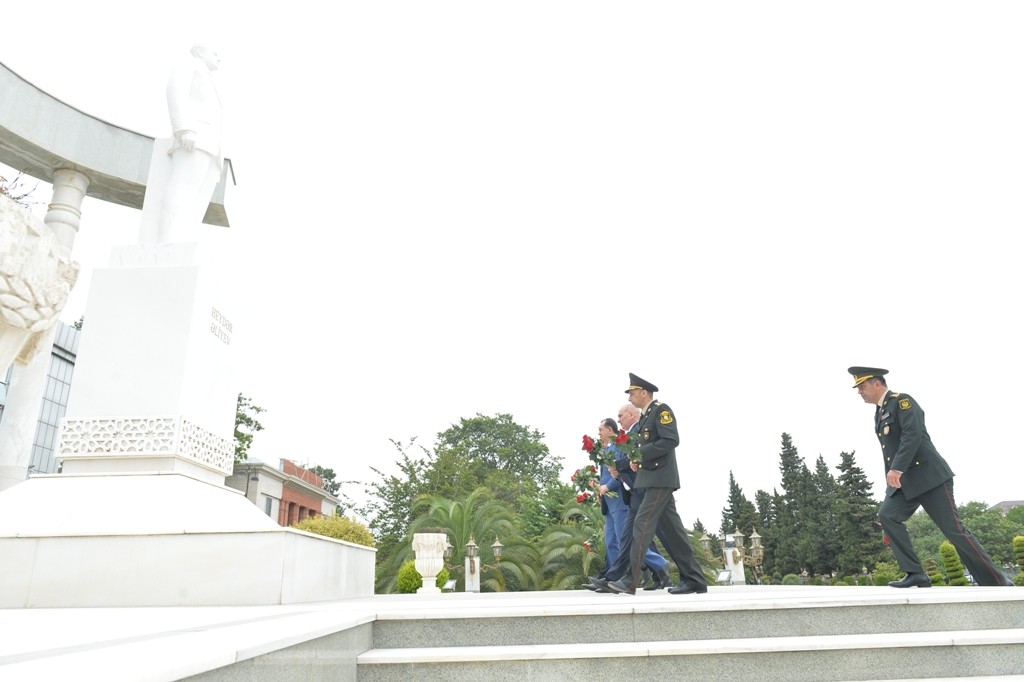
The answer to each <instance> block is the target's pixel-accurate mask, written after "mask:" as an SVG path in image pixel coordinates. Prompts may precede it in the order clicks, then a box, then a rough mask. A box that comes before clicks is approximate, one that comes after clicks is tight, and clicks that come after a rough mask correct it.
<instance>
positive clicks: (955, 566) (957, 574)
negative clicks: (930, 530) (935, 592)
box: [939, 540, 970, 585]
mask: <svg viewBox="0 0 1024 682" xmlns="http://www.w3.org/2000/svg"><path fill="white" fill-rule="evenodd" d="M939 554H941V555H942V565H943V566H944V567H945V569H946V580H947V581H948V582H949V584H950V585H970V583H969V582H968V581H967V576H966V574H965V572H964V565H963V563H962V562H961V561H960V555H959V554H957V553H956V547H954V546H953V543H952V542H950V541H949V540H943V541H942V544H941V545H939Z"/></svg>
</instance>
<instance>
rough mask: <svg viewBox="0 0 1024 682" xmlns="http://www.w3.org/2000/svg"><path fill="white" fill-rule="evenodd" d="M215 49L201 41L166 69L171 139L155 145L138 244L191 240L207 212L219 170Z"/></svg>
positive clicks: (219, 113)
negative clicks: (183, 58) (179, 60)
mask: <svg viewBox="0 0 1024 682" xmlns="http://www.w3.org/2000/svg"><path fill="white" fill-rule="evenodd" d="M219 64H220V57H219V56H218V55H217V52H216V50H214V49H212V48H211V47H209V46H208V45H205V44H203V43H197V44H196V45H195V46H193V48H192V51H191V56H190V57H189V58H188V59H186V60H185V61H183V62H181V63H180V64H178V65H176V66H175V67H174V69H173V70H172V71H171V76H170V79H169V80H168V82H167V110H168V113H169V114H170V119H171V130H172V131H173V133H174V137H173V138H170V139H167V138H161V139H158V140H156V141H155V143H154V149H153V159H152V162H151V165H150V170H149V178H148V179H147V181H146V198H145V201H144V202H143V207H142V228H141V230H140V235H139V241H140V243H143V244H172V243H179V242H183V241H195V240H194V239H193V238H190V236H189V235H190V232H191V231H192V230H193V228H195V227H197V226H199V225H200V224H201V223H202V221H203V216H204V215H205V214H206V209H207V207H208V206H209V203H210V198H211V197H212V196H213V191H214V189H215V188H216V187H217V183H218V182H219V181H220V177H221V172H222V170H223V167H224V156H223V154H222V152H221V137H222V135H221V133H222V130H221V127H222V118H223V116H222V108H221V101H220V96H219V95H218V94H217V87H216V83H215V82H214V78H213V72H214V71H216V70H217V67H218V65H219Z"/></svg>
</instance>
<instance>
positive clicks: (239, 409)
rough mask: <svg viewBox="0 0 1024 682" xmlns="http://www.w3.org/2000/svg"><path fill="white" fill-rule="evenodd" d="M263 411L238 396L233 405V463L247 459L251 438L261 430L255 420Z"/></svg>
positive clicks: (240, 395) (248, 400)
mask: <svg viewBox="0 0 1024 682" xmlns="http://www.w3.org/2000/svg"><path fill="white" fill-rule="evenodd" d="M264 411H265V410H264V409H263V408H262V407H260V406H259V405H256V404H254V403H253V402H252V400H251V399H249V398H247V397H246V396H244V395H242V394H241V393H239V394H238V400H237V402H236V404H235V463H236V464H237V463H238V462H242V461H245V460H246V459H248V458H249V446H251V445H252V437H253V436H254V435H255V434H256V433H257V432H259V431H262V430H263V424H260V422H259V420H258V419H257V418H256V417H257V416H258V415H259V414H260V413H262V412H264Z"/></svg>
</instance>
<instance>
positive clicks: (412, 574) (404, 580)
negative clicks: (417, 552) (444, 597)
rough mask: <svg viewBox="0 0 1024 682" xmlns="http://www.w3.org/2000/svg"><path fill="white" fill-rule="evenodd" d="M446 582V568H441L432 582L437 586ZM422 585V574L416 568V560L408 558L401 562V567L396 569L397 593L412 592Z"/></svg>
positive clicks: (441, 585)
mask: <svg viewBox="0 0 1024 682" xmlns="http://www.w3.org/2000/svg"><path fill="white" fill-rule="evenodd" d="M446 582H448V568H447V567H445V568H442V569H441V572H440V573H438V574H437V579H436V580H435V581H434V584H435V585H437V587H438V588H441V587H444V584H445V583H446ZM421 587H423V576H421V575H420V572H419V571H417V570H416V560H415V559H410V560H409V561H406V562H405V563H404V564H402V567H401V568H400V569H398V593H399V594H412V593H413V592H415V591H416V590H418V589H420V588H421Z"/></svg>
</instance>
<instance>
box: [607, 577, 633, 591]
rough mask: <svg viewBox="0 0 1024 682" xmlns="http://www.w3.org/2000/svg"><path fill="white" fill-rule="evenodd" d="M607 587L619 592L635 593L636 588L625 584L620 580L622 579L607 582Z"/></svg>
mask: <svg viewBox="0 0 1024 682" xmlns="http://www.w3.org/2000/svg"><path fill="white" fill-rule="evenodd" d="M608 589H609V590H612V591H613V592H620V593H622V594H636V588H635V587H632V586H630V585H627V584H626V583H624V582H622V580H613V581H612V582H610V583H608Z"/></svg>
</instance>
